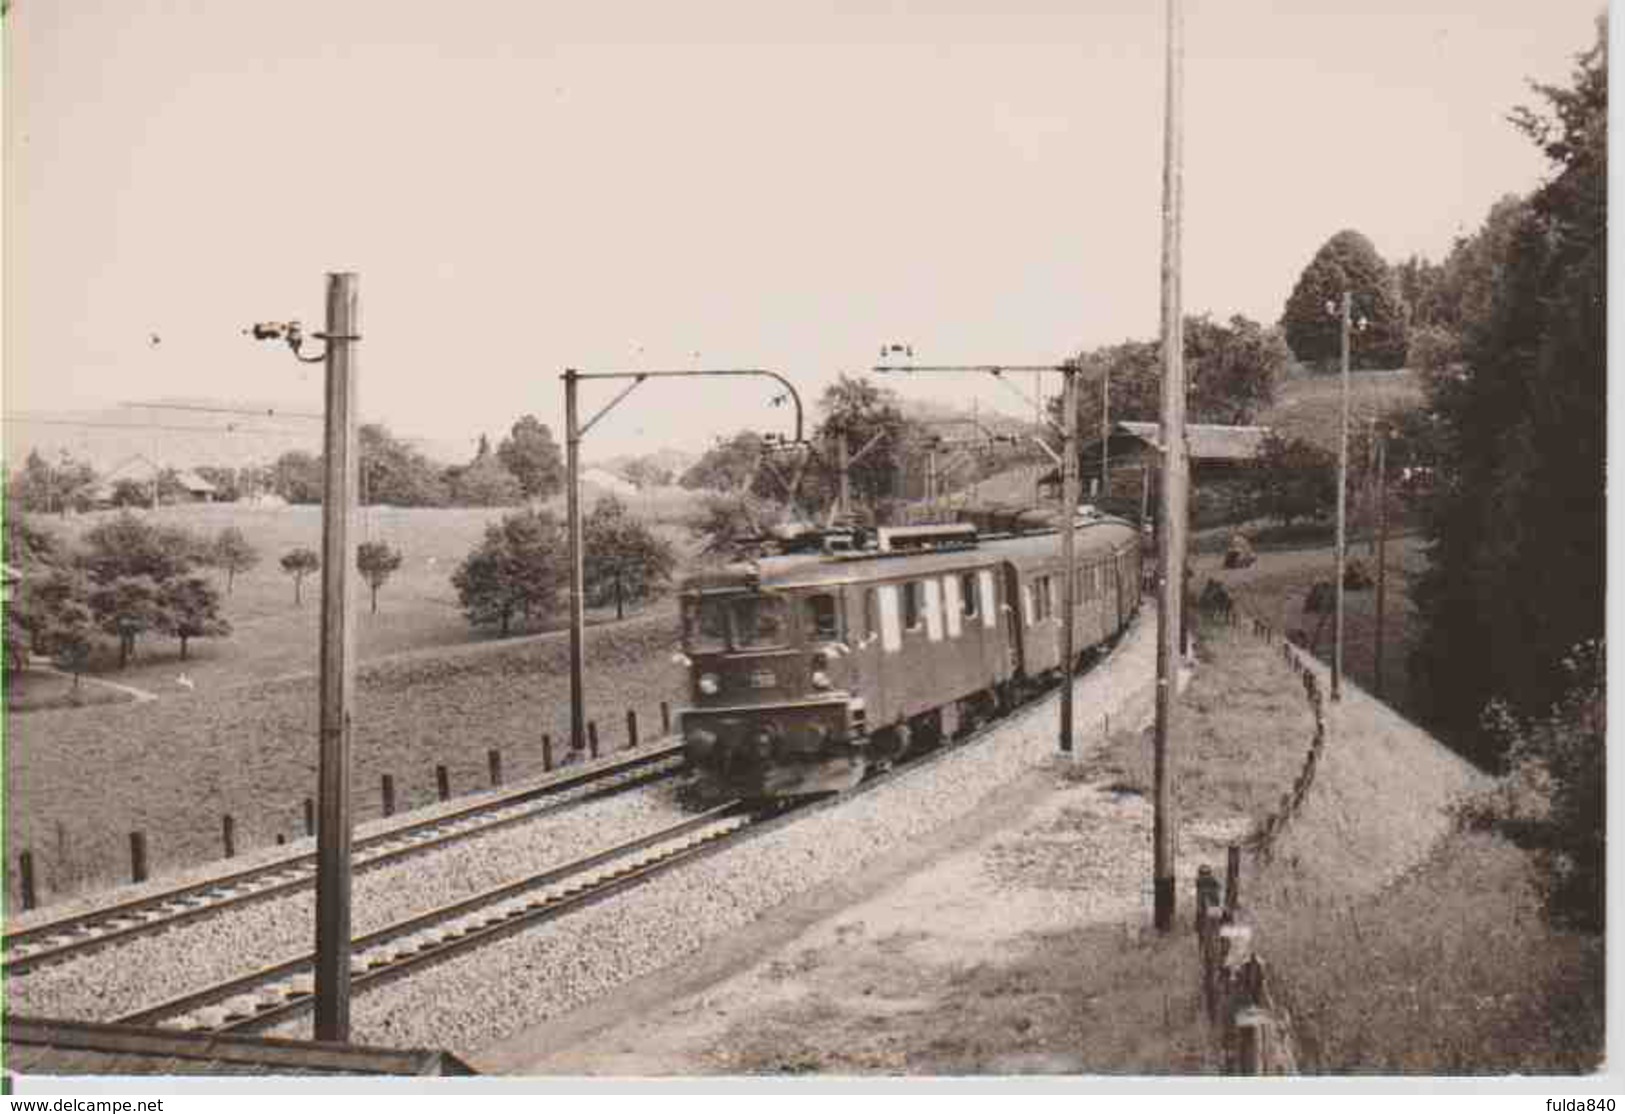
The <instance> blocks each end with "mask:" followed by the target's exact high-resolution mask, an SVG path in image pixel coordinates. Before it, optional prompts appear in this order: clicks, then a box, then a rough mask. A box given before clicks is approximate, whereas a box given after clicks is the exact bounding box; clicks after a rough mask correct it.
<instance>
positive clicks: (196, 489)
mask: <svg viewBox="0 0 1625 1114" xmlns="http://www.w3.org/2000/svg"><path fill="white" fill-rule="evenodd" d="M175 482H176V483H178V484H180V485H181V486H182V487H184V488H185V489H186V490H187V491H190V492H191V493H192V494H193V495H213V494H214V493H215V492H216V491H218V490H219V488H217V487H215V486H214V484H212V483H210V482H209V481H208V480H206V479H204V478H203V477H202V476H200V475H198V474H197V473H196V472H194V471H192V470H191V469H190V468H188V469H187V470H186V471H184V472H182V473H180V474H179V475H178V476H176V477H175Z"/></svg>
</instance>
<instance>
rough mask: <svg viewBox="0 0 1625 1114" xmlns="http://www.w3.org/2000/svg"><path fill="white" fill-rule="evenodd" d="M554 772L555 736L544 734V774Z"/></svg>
mask: <svg viewBox="0 0 1625 1114" xmlns="http://www.w3.org/2000/svg"><path fill="white" fill-rule="evenodd" d="M552 770H553V736H551V735H549V734H547V733H546V732H543V733H542V773H544V774H545V773H551V772H552Z"/></svg>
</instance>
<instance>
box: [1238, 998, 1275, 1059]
mask: <svg viewBox="0 0 1625 1114" xmlns="http://www.w3.org/2000/svg"><path fill="white" fill-rule="evenodd" d="M1269 1026H1270V1022H1269V1017H1268V1015H1267V1014H1265V1013H1264V1011H1263V1010H1260V1009H1244V1010H1241V1011H1240V1012H1238V1013H1237V1014H1236V1020H1235V1028H1236V1074H1237V1075H1263V1074H1264V1060H1265V1056H1266V1055H1267V1053H1266V1047H1267V1045H1268V1042H1269Z"/></svg>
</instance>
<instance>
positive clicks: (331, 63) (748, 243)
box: [3, 0, 1602, 463]
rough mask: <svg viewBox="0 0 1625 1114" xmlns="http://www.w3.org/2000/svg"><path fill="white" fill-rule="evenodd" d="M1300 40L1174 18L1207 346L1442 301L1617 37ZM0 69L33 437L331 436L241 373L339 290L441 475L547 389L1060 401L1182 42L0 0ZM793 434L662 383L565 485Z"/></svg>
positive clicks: (1153, 180)
mask: <svg viewBox="0 0 1625 1114" xmlns="http://www.w3.org/2000/svg"><path fill="white" fill-rule="evenodd" d="M1281 7H1284V6H1280V5H1276V4H1274V3H1271V2H1268V0H1185V4H1184V10H1185V46H1186V66H1185V158H1184V186H1185V210H1184V233H1183V265H1184V305H1185V309H1186V311H1187V312H1190V313H1211V314H1213V315H1214V316H1215V317H1218V318H1227V317H1229V316H1230V315H1231V314H1236V313H1241V314H1246V315H1247V316H1249V317H1252V318H1254V319H1256V320H1261V321H1266V322H1274V321H1275V320H1277V319H1278V318H1279V316H1280V312H1281V308H1282V305H1283V304H1284V302H1285V300H1286V297H1287V295H1288V294H1289V293H1290V291H1291V288H1292V285H1293V283H1294V282H1295V280H1296V278H1297V276H1298V274H1299V272H1300V271H1301V270H1302V268H1303V267H1304V265H1305V264H1306V263H1307V262H1308V260H1309V258H1310V257H1311V256H1312V255H1313V253H1314V252H1315V250H1316V248H1318V247H1319V245H1320V244H1321V243H1323V242H1324V241H1325V240H1326V239H1327V238H1328V237H1330V236H1331V235H1332V234H1333V233H1335V232H1337V231H1338V230H1340V229H1343V228H1356V229H1358V230H1360V231H1362V232H1364V233H1365V234H1366V235H1367V236H1369V237H1370V238H1371V240H1372V241H1373V242H1374V243H1375V244H1376V246H1377V249H1378V250H1379V252H1381V253H1382V254H1383V255H1384V257H1385V258H1387V259H1389V260H1390V261H1398V260H1401V259H1404V258H1406V257H1408V256H1410V255H1412V254H1420V255H1423V256H1427V257H1430V258H1433V259H1438V258H1441V257H1442V256H1443V255H1444V254H1445V253H1446V252H1447V251H1448V250H1449V248H1450V245H1451V243H1452V241H1453V239H1454V238H1455V237H1456V236H1458V235H1461V234H1464V233H1468V232H1471V231H1473V230H1474V229H1476V228H1477V227H1478V225H1479V224H1480V223H1481V222H1482V220H1483V218H1484V215H1485V213H1486V212H1487V211H1488V209H1489V206H1490V205H1491V203H1492V202H1494V201H1495V200H1496V199H1497V198H1499V197H1500V196H1502V195H1504V194H1507V193H1510V192H1525V191H1528V190H1530V189H1531V188H1533V187H1535V186H1536V185H1538V184H1539V182H1540V181H1541V180H1542V178H1543V176H1544V175H1545V173H1546V171H1547V167H1546V164H1545V162H1544V160H1543V158H1542V157H1541V156H1540V154H1539V152H1538V151H1536V150H1535V148H1534V147H1533V145H1532V144H1531V143H1530V142H1529V141H1528V140H1527V139H1526V138H1525V137H1524V136H1522V135H1521V134H1519V133H1518V132H1517V131H1516V130H1515V129H1514V128H1512V127H1511V126H1510V125H1509V124H1508V123H1507V122H1506V116H1507V114H1508V113H1509V112H1510V111H1511V110H1512V108H1513V107H1514V106H1516V105H1519V104H1526V103H1533V102H1534V101H1535V98H1534V96H1533V94H1532V93H1531V92H1530V91H1529V88H1528V84H1527V82H1528V81H1529V80H1530V79H1533V80H1538V81H1543V82H1549V83H1557V84H1566V83H1567V80H1568V75H1569V72H1570V70H1571V62H1572V58H1573V56H1574V55H1575V54H1576V53H1578V52H1579V51H1581V50H1583V49H1584V48H1586V47H1587V46H1589V45H1590V44H1591V42H1592V41H1593V38H1594V28H1593V24H1594V20H1595V18H1596V16H1597V15H1598V14H1599V12H1600V11H1601V10H1602V6H1601V5H1600V4H1598V3H1596V2H1595V0H1586V2H1578V0H1544V2H1542V3H1538V4H1536V3H1529V2H1528V0H1515V2H1508V0H1484V2H1468V0H1460V2H1455V3H1432V4H1429V3H1393V2H1386V0H1384V2H1376V3H1366V4H1361V5H1341V6H1334V5H1329V4H1316V3H1304V4H1299V5H1295V6H1293V7H1292V9H1291V10H1290V11H1282V10H1279V9H1280V8H1281ZM5 30H6V42H5V55H4V62H5V86H4V97H5V103H4V113H5V132H6V134H5V140H4V142H5V147H4V153H5V168H4V178H3V187H4V202H3V204H4V218H5V225H4V346H3V352H4V391H5V394H4V406H5V408H6V410H7V412H8V413H9V414H16V413H37V412H40V411H46V410H62V409H87V408H92V407H101V406H109V405H114V406H116V405H118V404H119V403H124V402H132V401H143V400H148V401H150V400H153V399H158V398H174V397H189V398H201V397H210V398H220V399H255V400H277V401H279V402H285V403H286V404H288V405H291V406H297V407H302V408H313V407H315V408H319V400H320V387H321V368H320V366H319V365H318V366H307V365H302V364H298V363H296V362H295V361H294V360H293V359H292V358H291V356H290V355H289V353H288V352H287V350H286V349H285V348H281V347H279V346H275V345H270V344H260V345H256V344H255V343H254V342H252V341H251V340H249V339H247V338H246V337H244V336H243V332H242V331H243V329H244V328H245V327H246V326H247V325H249V324H250V323H251V322H254V321H258V320H268V319H287V318H294V317H297V318H300V319H302V320H303V321H304V323H305V325H306V328H307V330H309V331H314V330H315V329H317V328H319V327H320V317H321V313H322V305H323V288H324V274H325V273H326V272H330V271H340V270H351V271H355V272H357V273H358V274H359V276H360V292H361V317H362V333H363V337H364V339H363V341H362V342H361V345H360V346H359V347H360V351H359V358H358V368H359V376H360V379H359V388H358V393H359V396H360V405H361V409H362V412H363V415H364V417H366V418H367V419H368V420H374V421H383V422H385V423H387V424H388V425H389V426H390V427H391V428H392V429H393V430H394V431H396V432H397V433H399V434H402V435H406V436H414V437H420V438H428V439H431V440H432V441H433V442H434V443H435V444H436V445H437V446H440V447H442V450H443V455H449V454H451V453H453V452H455V451H456V447H457V446H465V447H466V448H467V450H468V451H470V452H471V451H472V448H473V444H474V441H475V439H476V438H477V437H478V436H479V435H480V434H481V433H488V434H491V435H492V436H493V438H495V437H496V436H499V435H500V434H501V432H502V431H503V430H504V429H506V427H507V426H509V425H510V424H511V423H512V422H513V420H514V419H515V418H516V417H517V416H518V415H520V414H522V413H527V412H528V413H534V414H536V415H537V416H538V417H539V418H541V420H542V421H544V422H547V423H548V424H549V425H551V426H552V427H553V428H554V430H555V431H559V430H561V428H562V421H563V388H562V385H561V383H560V380H559V375H560V373H561V372H562V371H563V369H564V368H566V367H576V368H579V369H581V370H582V371H587V372H591V371H611V370H626V369H637V368H644V369H649V368H707V367H709V368H737V367H765V368H771V369H773V370H775V371H777V372H779V373H781V374H783V375H785V376H786V377H787V378H789V379H790V380H791V381H792V382H794V383H795V384H796V385H797V387H798V389H799V390H800V393H801V394H802V396H803V398H804V399H805V400H806V402H807V404H808V407H809V415H808V417H809V421H811V420H812V418H813V416H814V415H813V414H812V413H811V408H812V406H813V403H814V402H815V400H816V398H817V396H818V394H819V392H820V391H822V390H823V388H824V387H826V386H827V385H828V384H829V383H831V382H832V381H833V380H834V379H835V377H836V376H837V375H838V374H840V373H842V372H859V371H864V370H866V369H867V368H868V367H869V366H870V365H871V364H873V363H874V362H876V358H877V357H878V355H879V349H880V346H881V345H882V344H887V343H892V342H900V343H907V344H910V345H912V346H913V348H914V352H915V355H916V358H917V359H919V360H921V361H922V362H924V361H929V362H936V363H949V364H961V363H984V362H997V363H1025V362H1033V363H1053V362H1056V361H1058V360H1060V359H1063V358H1065V357H1066V356H1068V355H1069V354H1072V353H1074V352H1076V351H1077V350H1079V349H1080V348H1083V347H1091V346H1094V345H1098V344H1105V343H1115V342H1117V341H1120V340H1123V339H1126V338H1130V337H1139V338H1149V337H1153V336H1155V335H1156V333H1157V328H1158V319H1159V297H1160V286H1159V266H1160V252H1161V213H1160V207H1161V188H1162V170H1163V157H1162V120H1163V108H1164V88H1163V50H1164V16H1163V6H1162V5H1161V4H1149V3H1137V2H1127V0H1125V2H1121V3H1088V2H1084V0H1074V2H1071V3H1066V2H1060V0H1056V2H1036V0H1031V2H1016V3H1000V2H996V0H984V2H980V3H973V2H969V0H965V2H950V0H929V2H924V0H922V2H918V3H916V2H904V0H893V2H891V3H883V2H878V0H874V2H868V3H856V2H830V0H824V2H815V0H807V2H803V3H795V4H787V3H763V2H761V0H740V2H735V0H684V2H683V3H681V4H670V3H655V2H649V3H630V2H628V3H612V2H600V3H579V4H565V3H546V2H520V0H513V2H500V0H463V2H461V3H458V4H444V3H442V4H437V5H429V4H424V3H414V2H412V0H387V2H385V0H279V2H277V3H274V4H272V3H265V2H263V0H254V2H249V0H208V2H205V0H193V2H190V3H188V2H183V0H168V2H158V0H106V2H98V0H15V2H14V3H13V4H12V8H11V14H10V16H9V17H8V19H7V26H6V29H5ZM155 338H156V339H155ZM892 385H894V386H895V387H896V389H897V390H898V391H899V393H901V394H904V395H910V396H931V397H938V398H948V399H952V400H956V401H961V402H967V403H968V401H969V400H970V399H971V398H973V397H974V398H976V399H977V400H978V403H979V405H982V406H987V407H997V408H1000V409H1017V410H1019V409H1022V404H1021V402H1020V400H1019V399H1018V398H1014V397H1013V396H1011V395H1010V394H1008V393H1005V392H1004V391H1001V390H1000V389H999V388H998V386H997V385H994V384H990V383H988V382H987V381H986V380H985V379H982V378H978V377H967V378H965V379H954V380H947V379H941V378H932V379H926V378H925V377H918V378H914V379H898V378H895V377H894V379H893V380H892ZM616 389H618V388H617V385H615V384H610V383H594V384H587V385H585V386H584V387H583V408H584V411H585V413H587V414H590V413H592V412H593V411H594V410H596V409H597V407H598V406H600V405H602V403H604V402H607V401H608V400H609V399H610V398H611V397H612V396H613V394H614V393H615V391H616ZM1049 389H1054V385H1053V384H1052V385H1051V386H1050V388H1049ZM778 392H779V388H778V387H777V385H776V384H773V383H771V382H769V381H766V380H762V381H760V382H758V381H754V380H750V379H710V380H707V379H684V380H678V381H673V382H668V383H659V384H655V383H650V384H645V385H644V386H642V387H641V388H639V390H638V392H637V393H635V394H633V395H632V396H630V397H629V398H628V399H627V401H625V402H624V403H623V404H621V405H620V406H619V407H618V408H617V409H616V410H615V412H614V413H612V414H610V415H609V416H607V417H606V418H605V419H604V420H603V422H601V423H600V424H599V425H598V426H596V427H595V428H594V429H593V430H592V431H591V433H590V434H589V435H588V437H587V439H586V441H585V443H584V453H585V454H586V455H587V456H588V457H589V458H602V457H605V456H608V455H612V454H617V453H626V452H638V451H648V450H653V449H655V448H659V447H662V446H674V447H679V448H687V449H692V450H699V449H703V448H704V446H705V445H706V444H708V443H710V442H711V440H712V439H714V438H715V437H717V436H719V435H723V434H727V433H730V432H732V431H734V430H736V429H739V428H743V427H750V428H756V429H762V430H775V429H783V430H788V420H787V417H786V415H787V411H786V410H785V409H783V408H774V407H772V406H770V405H769V402H770V400H771V399H772V397H773V396H774V395H775V394H777V393H778ZM6 428H7V435H8V437H16V436H18V435H19V433H18V431H19V430H20V429H21V428H23V427H19V426H17V425H8V426H7V427H6ZM222 436H223V437H224V436H229V435H228V434H225V433H224V432H222ZM8 455H10V454H8ZM177 463H207V462H203V461H197V462H177Z"/></svg>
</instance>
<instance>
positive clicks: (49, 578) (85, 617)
mask: <svg viewBox="0 0 1625 1114" xmlns="http://www.w3.org/2000/svg"><path fill="white" fill-rule="evenodd" d="M88 599H89V591H88V587H87V584H86V581H85V580H84V578H83V576H82V575H80V574H79V573H78V572H76V571H75V570H74V569H73V568H71V567H70V566H66V565H53V566H48V567H39V566H36V568H35V571H34V574H33V575H31V576H30V577H28V578H27V579H26V580H25V581H24V582H23V586H22V591H21V598H20V599H19V600H18V601H17V604H18V606H17V607H15V608H7V621H8V623H9V622H10V621H11V619H12V617H13V615H14V614H15V615H18V616H20V625H21V626H22V627H23V628H24V630H25V631H26V644H27V646H28V648H30V649H32V650H34V651H35V652H38V653H43V654H47V655H49V656H50V658H51V660H52V661H53V662H54V663H55V664H56V665H57V666H59V667H60V668H62V669H66V670H67V671H68V672H70V673H72V674H73V677H74V688H78V687H79V675H80V674H81V673H82V672H83V671H84V668H85V666H86V665H87V664H88V663H89V660H90V654H91V651H92V650H93V649H94V648H95V644H96V616H95V614H94V613H93V612H92V610H91V608H90V605H89V602H88ZM11 664H12V665H13V667H16V666H19V665H21V664H22V663H21V661H20V660H15V661H13V662H12V663H11Z"/></svg>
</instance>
